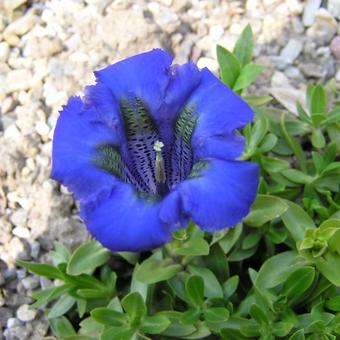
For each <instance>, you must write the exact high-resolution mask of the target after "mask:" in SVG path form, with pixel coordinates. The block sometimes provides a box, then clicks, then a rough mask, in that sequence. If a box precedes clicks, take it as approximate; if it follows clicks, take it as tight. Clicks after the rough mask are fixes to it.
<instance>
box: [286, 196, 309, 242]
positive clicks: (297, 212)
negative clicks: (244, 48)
mask: <svg viewBox="0 0 340 340" xmlns="http://www.w3.org/2000/svg"><path fill="white" fill-rule="evenodd" d="M285 202H286V204H287V205H288V209H287V210H286V211H285V212H284V213H283V214H282V216H281V217H282V221H283V223H284V225H285V226H286V228H287V229H288V231H289V232H290V234H291V235H292V237H293V239H294V240H295V241H301V240H303V238H304V237H305V233H306V230H307V229H314V228H315V224H314V222H313V220H312V219H311V218H310V217H309V215H308V214H307V213H306V212H305V211H304V210H303V209H302V208H301V207H300V206H298V205H297V204H295V203H293V202H291V201H288V200H286V201H285Z"/></svg>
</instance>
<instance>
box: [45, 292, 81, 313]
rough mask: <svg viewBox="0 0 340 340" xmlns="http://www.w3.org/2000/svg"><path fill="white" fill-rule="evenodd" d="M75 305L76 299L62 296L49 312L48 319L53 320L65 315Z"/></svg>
mask: <svg viewBox="0 0 340 340" xmlns="http://www.w3.org/2000/svg"><path fill="white" fill-rule="evenodd" d="M75 303H76V299H75V298H73V297H72V296H70V295H66V294H64V295H62V296H61V297H60V298H59V300H58V301H57V302H56V303H55V304H54V305H53V307H52V308H51V309H50V311H49V312H48V314H47V318H48V319H53V318H58V317H59V316H62V315H64V314H65V313H67V312H68V311H69V310H70V309H71V308H72V307H73V305H74V304H75Z"/></svg>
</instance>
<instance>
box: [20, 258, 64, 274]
mask: <svg viewBox="0 0 340 340" xmlns="http://www.w3.org/2000/svg"><path fill="white" fill-rule="evenodd" d="M16 262H17V264H18V265H19V266H21V267H24V268H26V269H27V270H29V271H30V272H32V273H34V274H37V275H40V276H45V277H48V278H49V279H62V278H63V276H62V274H61V273H60V271H59V270H58V268H56V267H53V266H51V265H50V264H46V263H35V262H27V261H23V260H16Z"/></svg>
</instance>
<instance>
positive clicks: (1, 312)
mask: <svg viewBox="0 0 340 340" xmlns="http://www.w3.org/2000/svg"><path fill="white" fill-rule="evenodd" d="M12 316H13V311H12V310H11V309H10V308H7V307H0V329H2V328H3V327H4V326H5V325H6V324H7V320H8V319H10V318H11V317H12Z"/></svg>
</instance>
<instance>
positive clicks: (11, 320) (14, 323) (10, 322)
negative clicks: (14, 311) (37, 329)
mask: <svg viewBox="0 0 340 340" xmlns="http://www.w3.org/2000/svg"><path fill="white" fill-rule="evenodd" d="M21 324H22V323H21V322H20V321H19V320H18V319H17V318H9V319H8V320H7V324H6V327H7V328H12V327H16V326H20V325H21Z"/></svg>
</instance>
